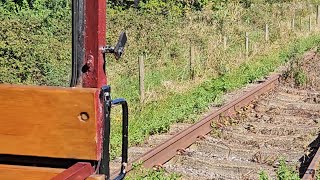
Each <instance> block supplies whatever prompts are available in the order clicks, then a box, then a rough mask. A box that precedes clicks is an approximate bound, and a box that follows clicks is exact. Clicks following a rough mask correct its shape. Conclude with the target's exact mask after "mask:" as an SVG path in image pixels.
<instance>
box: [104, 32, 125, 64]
mask: <svg viewBox="0 0 320 180" xmlns="http://www.w3.org/2000/svg"><path fill="white" fill-rule="evenodd" d="M126 43H127V35H126V33H125V32H122V33H121V34H120V37H119V40H118V43H117V45H116V46H115V47H112V46H109V45H108V46H106V47H104V48H103V53H112V54H114V56H115V58H116V59H117V60H118V59H120V58H121V56H122V54H123V53H124V47H125V45H126Z"/></svg>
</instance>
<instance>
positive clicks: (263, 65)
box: [111, 35, 320, 156]
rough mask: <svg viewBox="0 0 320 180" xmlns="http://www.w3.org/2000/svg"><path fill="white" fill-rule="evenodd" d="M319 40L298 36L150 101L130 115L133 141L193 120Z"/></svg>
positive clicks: (115, 138) (116, 144) (115, 147)
mask: <svg viewBox="0 0 320 180" xmlns="http://www.w3.org/2000/svg"><path fill="white" fill-rule="evenodd" d="M319 42H320V35H312V36H309V37H307V38H300V39H296V40H295V41H293V42H291V43H289V44H285V45H282V46H281V47H280V48H279V49H277V50H275V51H273V52H272V53H269V54H267V55H263V56H259V57H257V58H254V59H251V60H250V61H248V62H246V63H243V64H241V65H240V66H239V68H236V69H234V70H232V71H230V72H228V73H226V74H224V75H222V76H220V77H218V78H212V79H208V80H206V81H205V82H203V83H201V85H199V86H198V87H194V88H192V89H190V90H189V91H187V92H184V93H178V92H177V93H171V94H170V95H168V96H167V97H166V98H165V99H163V100H162V101H156V102H151V103H149V104H147V105H146V106H145V107H144V108H143V110H141V111H140V113H136V114H132V115H131V117H130V125H129V134H130V136H129V139H130V144H131V145H134V144H139V143H141V142H143V141H144V139H145V138H146V137H148V136H149V135H152V134H156V133H163V132H166V131H168V129H169V126H170V124H172V123H175V122H194V121H195V120H196V119H197V117H198V115H199V114H200V113H202V112H204V111H205V110H206V109H207V108H208V106H209V105H210V104H211V103H213V102H214V101H216V100H217V99H219V97H220V96H221V95H222V94H224V93H225V92H228V91H230V90H233V89H236V88H240V87H242V86H243V85H245V84H247V83H250V82H253V81H254V80H256V79H258V78H261V77H263V76H265V75H267V74H268V73H269V72H272V71H274V70H275V68H277V67H278V66H280V65H281V64H283V63H285V62H287V61H288V60H289V59H290V58H292V57H294V56H298V55H301V54H303V53H304V52H305V51H307V50H308V49H310V48H312V47H314V46H316V45H318V44H319ZM113 123H114V126H113V127H114V129H113V132H112V139H111V146H112V148H111V149H112V155H113V156H115V155H116V154H117V153H118V151H119V150H120V144H121V143H120V138H119V137H121V136H120V133H121V128H120V124H119V121H114V122H113Z"/></svg>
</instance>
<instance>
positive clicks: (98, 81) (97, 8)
mask: <svg viewBox="0 0 320 180" xmlns="http://www.w3.org/2000/svg"><path fill="white" fill-rule="evenodd" d="M84 28H85V32H84V33H85V36H84V43H85V57H84V58H85V65H86V68H84V69H83V71H85V70H86V71H85V73H84V74H83V75H82V87H84V88H101V87H102V86H103V85H106V84H107V78H106V74H105V69H104V59H103V53H102V48H103V47H105V46H106V0H86V1H85V27H84Z"/></svg>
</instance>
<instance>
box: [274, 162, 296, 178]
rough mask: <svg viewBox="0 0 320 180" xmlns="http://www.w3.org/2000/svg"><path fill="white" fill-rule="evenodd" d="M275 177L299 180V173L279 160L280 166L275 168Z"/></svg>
mask: <svg viewBox="0 0 320 180" xmlns="http://www.w3.org/2000/svg"><path fill="white" fill-rule="evenodd" d="M277 179H279V180H289V179H290V180H299V179H300V177H299V174H298V172H296V171H295V170H294V169H293V168H292V167H289V166H288V165H287V164H286V162H285V161H284V160H283V159H282V160H280V166H279V167H278V170H277Z"/></svg>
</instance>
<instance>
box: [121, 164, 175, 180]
mask: <svg viewBox="0 0 320 180" xmlns="http://www.w3.org/2000/svg"><path fill="white" fill-rule="evenodd" d="M180 178H181V175H179V174H177V173H168V172H166V171H165V170H164V169H158V170H153V169H146V168H144V167H142V166H141V165H136V166H134V167H133V170H132V171H130V174H129V175H128V176H127V177H126V179H129V180H136V179H141V180H178V179H180Z"/></svg>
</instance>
